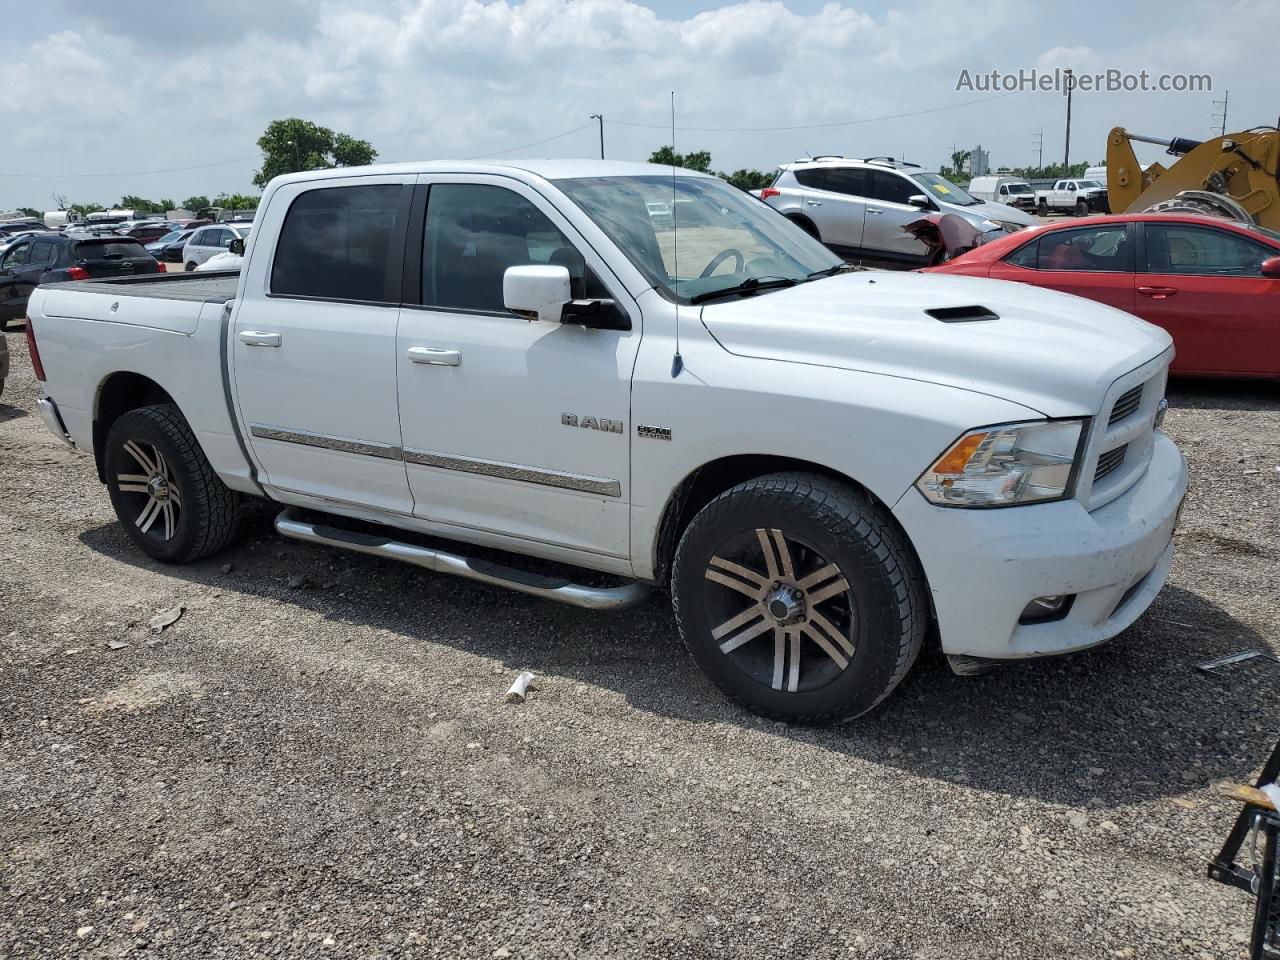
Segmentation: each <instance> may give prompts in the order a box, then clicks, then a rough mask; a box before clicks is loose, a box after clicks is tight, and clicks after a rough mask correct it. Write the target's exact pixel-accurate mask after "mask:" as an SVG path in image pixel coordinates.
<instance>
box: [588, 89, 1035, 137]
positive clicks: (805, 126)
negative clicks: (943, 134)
mask: <svg viewBox="0 0 1280 960" xmlns="http://www.w3.org/2000/svg"><path fill="white" fill-rule="evenodd" d="M1017 92H1018V91H1016V90H1013V91H1010V92H1009V93H998V94H996V95H995V96H993V97H980V98H979V99H977V100H965V101H964V102H963V103H949V104H946V105H945V106H941V107H929V108H928V109H927V110H912V111H909V112H907V113H891V114H887V115H885V116H883V117H864V118H862V119H861V120H837V121H834V122H831V123H800V124H795V125H794V126H788V127H679V128H678V129H680V130H687V131H690V132H692V133H780V132H784V131H787V130H823V129H827V128H830V127H851V126H855V125H857V124H860V123H879V122H881V121H882V120H901V119H903V118H904V117H920V116H924V115H925V114H926V113H939V112H941V111H943V110H954V109H956V108H957V107H968V106H972V105H973V104H975V103H988V102H990V101H992V100H1003V99H1004V98H1005V97H1012V96H1013V95H1014V94H1016V93H1017ZM607 122H608V123H611V124H614V125H616V126H621V127H647V128H649V129H652V130H667V129H670V127H669V125H668V124H662V123H637V122H634V121H631V120H609V121H607Z"/></svg>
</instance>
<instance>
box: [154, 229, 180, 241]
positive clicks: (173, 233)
mask: <svg viewBox="0 0 1280 960" xmlns="http://www.w3.org/2000/svg"><path fill="white" fill-rule="evenodd" d="M180 236H182V231H181V230H170V231H169V232H168V233H166V234H165V235H164V236H163V237H160V238H159V239H157V240H156V241H155V242H156V243H173V241H175V240H177V239H178V238H179V237H180Z"/></svg>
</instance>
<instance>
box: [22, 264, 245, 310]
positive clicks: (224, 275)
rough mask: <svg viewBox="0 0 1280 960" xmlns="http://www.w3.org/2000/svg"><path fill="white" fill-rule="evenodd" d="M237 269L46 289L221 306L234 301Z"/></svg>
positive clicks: (85, 282) (72, 283) (110, 279)
mask: <svg viewBox="0 0 1280 960" xmlns="http://www.w3.org/2000/svg"><path fill="white" fill-rule="evenodd" d="M239 284H240V271H239V270H209V271H205V272H202V273H194V272H193V273H185V272H184V273H153V274H147V275H145V276H140V277H106V278H104V279H101V280H68V281H67V282H65V283H56V284H49V285H48V286H47V287H45V289H46V290H49V291H50V292H52V291H57V292H59V293H63V292H68V293H69V292H71V291H76V292H84V293H101V294H106V295H107V296H109V297H151V298H158V299H161V300H188V301H192V302H195V303H225V302H226V301H228V300H233V299H235V296H236V288H237V287H238V286H239Z"/></svg>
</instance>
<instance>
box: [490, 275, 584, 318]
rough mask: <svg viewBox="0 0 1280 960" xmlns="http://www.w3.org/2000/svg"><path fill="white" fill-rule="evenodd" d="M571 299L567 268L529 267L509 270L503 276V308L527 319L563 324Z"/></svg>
mask: <svg viewBox="0 0 1280 960" xmlns="http://www.w3.org/2000/svg"><path fill="white" fill-rule="evenodd" d="M572 299H573V292H572V290H571V289H570V284H569V270H568V268H567V267H558V266H553V265H551V264H546V265H543V264H529V265H527V266H523V267H507V270H506V272H505V273H504V274H503V275H502V305H503V306H504V307H506V308H507V309H508V310H510V311H511V312H512V313H514V314H515V315H516V316H518V317H524V318H525V319H526V320H545V321H547V322H548V323H560V322H561V320H562V319H563V316H564V305H565V304H566V303H568V302H569V301H570V300H572Z"/></svg>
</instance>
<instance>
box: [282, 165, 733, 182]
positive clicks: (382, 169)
mask: <svg viewBox="0 0 1280 960" xmlns="http://www.w3.org/2000/svg"><path fill="white" fill-rule="evenodd" d="M677 170H678V171H679V173H680V175H681V176H687V177H710V176H711V174H706V173H699V172H698V171H696V170H685V169H683V168H677ZM405 173H489V174H498V175H503V176H513V175H514V176H517V177H520V179H526V177H522V176H520V175H521V174H524V175H526V176H527V175H532V176H535V177H540V178H542V179H544V180H568V179H578V178H582V177H653V176H670V175H671V168H670V167H667V166H662V165H660V164H656V163H634V162H632V161H629V160H582V159H578V160H553V159H545V160H423V161H417V162H412V163H379V164H374V165H373V166H368V167H335V168H333V169H330V170H305V171H303V172H301V173H290V174H285V175H284V176H281V177H277V178H276V179H275V180H274V181H272V182H273V183H305V182H308V181H311V180H329V179H333V178H336V177H376V176H387V175H393V174H405Z"/></svg>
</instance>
